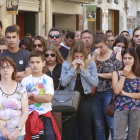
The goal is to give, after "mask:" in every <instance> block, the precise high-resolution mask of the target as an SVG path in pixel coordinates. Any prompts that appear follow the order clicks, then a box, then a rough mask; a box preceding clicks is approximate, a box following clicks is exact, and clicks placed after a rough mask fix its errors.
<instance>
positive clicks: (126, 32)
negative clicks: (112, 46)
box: [120, 30, 129, 35]
mask: <svg viewBox="0 0 140 140" xmlns="http://www.w3.org/2000/svg"><path fill="white" fill-rule="evenodd" d="M124 32H126V33H128V34H129V32H128V31H126V30H123V31H122V32H121V34H122V33H124ZM121 34H120V35H121Z"/></svg>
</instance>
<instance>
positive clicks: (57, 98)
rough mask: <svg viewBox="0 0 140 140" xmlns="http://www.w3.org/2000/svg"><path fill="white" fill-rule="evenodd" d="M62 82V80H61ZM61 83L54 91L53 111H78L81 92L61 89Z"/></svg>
mask: <svg viewBox="0 0 140 140" xmlns="http://www.w3.org/2000/svg"><path fill="white" fill-rule="evenodd" d="M60 83H61V82H60ZM59 88H60V84H59V86H58V88H57V90H55V92H54V96H53V99H52V111H53V112H76V111H77V109H78V104H79V99H80V93H79V92H78V91H71V90H70V85H69V90H59Z"/></svg>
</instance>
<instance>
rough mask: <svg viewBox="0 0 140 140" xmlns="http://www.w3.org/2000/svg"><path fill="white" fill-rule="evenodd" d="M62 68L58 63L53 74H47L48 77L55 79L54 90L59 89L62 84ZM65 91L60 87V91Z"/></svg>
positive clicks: (49, 72)
mask: <svg viewBox="0 0 140 140" xmlns="http://www.w3.org/2000/svg"><path fill="white" fill-rule="evenodd" d="M61 68H62V64H58V63H57V64H56V66H55V67H54V69H53V71H52V72H51V71H48V72H47V73H46V74H47V75H48V76H50V77H51V78H52V79H53V83H54V90H56V89H57V88H58V85H59V83H60V75H61ZM63 89H64V88H63V87H62V86H60V90H63Z"/></svg>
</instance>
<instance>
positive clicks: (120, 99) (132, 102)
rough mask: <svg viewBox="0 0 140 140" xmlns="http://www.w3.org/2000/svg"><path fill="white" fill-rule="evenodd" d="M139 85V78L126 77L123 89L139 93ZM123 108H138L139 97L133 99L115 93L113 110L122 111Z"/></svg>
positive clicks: (139, 104) (139, 108)
mask: <svg viewBox="0 0 140 140" xmlns="http://www.w3.org/2000/svg"><path fill="white" fill-rule="evenodd" d="M119 79H120V75H119ZM139 86H140V79H139V78H138V77H137V78H135V79H130V78H126V79H125V82H124V87H123V90H124V91H125V92H127V93H139V92H140V87H139ZM139 94H140V93H139ZM123 110H140V99H133V98H130V97H127V96H121V95H116V100H115V111H123Z"/></svg>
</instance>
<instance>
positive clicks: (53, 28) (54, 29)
mask: <svg viewBox="0 0 140 140" xmlns="http://www.w3.org/2000/svg"><path fill="white" fill-rule="evenodd" d="M52 31H57V32H59V34H60V36H61V31H60V30H59V29H58V28H55V27H52V28H51V29H50V31H49V33H48V37H49V35H50V32H52Z"/></svg>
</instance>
